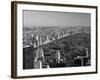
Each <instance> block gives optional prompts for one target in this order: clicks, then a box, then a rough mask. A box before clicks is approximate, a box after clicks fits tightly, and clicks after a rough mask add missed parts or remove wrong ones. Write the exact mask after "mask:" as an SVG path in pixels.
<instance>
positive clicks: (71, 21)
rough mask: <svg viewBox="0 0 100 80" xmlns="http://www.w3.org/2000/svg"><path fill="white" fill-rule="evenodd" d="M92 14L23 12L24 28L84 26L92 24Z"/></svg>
mask: <svg viewBox="0 0 100 80" xmlns="http://www.w3.org/2000/svg"><path fill="white" fill-rule="evenodd" d="M90 18H91V14H90V13H73V12H54V11H34V10H32V11H31V10H24V11H23V26H24V27H28V26H73V27H74V26H82V27H88V26H90V24H91V22H90V21H91V19H90Z"/></svg>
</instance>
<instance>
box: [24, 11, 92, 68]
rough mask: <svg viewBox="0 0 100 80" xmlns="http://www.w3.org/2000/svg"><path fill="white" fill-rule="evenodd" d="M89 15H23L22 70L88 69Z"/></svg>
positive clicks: (37, 13) (69, 13) (63, 13)
mask: <svg viewBox="0 0 100 80" xmlns="http://www.w3.org/2000/svg"><path fill="white" fill-rule="evenodd" d="M90 16H91V15H90V14H89V13H74V12H54V11H29V10H24V11H23V20H24V21H23V69H45V68H46V69H48V68H63V67H84V66H91V25H90V24H91V22H90Z"/></svg>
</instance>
